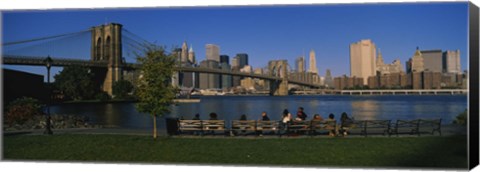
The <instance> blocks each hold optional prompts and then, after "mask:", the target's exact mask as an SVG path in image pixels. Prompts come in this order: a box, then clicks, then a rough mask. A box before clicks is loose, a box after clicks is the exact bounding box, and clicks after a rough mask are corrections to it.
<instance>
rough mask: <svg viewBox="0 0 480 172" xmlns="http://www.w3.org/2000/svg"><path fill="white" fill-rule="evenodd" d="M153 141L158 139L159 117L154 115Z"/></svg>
mask: <svg viewBox="0 0 480 172" xmlns="http://www.w3.org/2000/svg"><path fill="white" fill-rule="evenodd" d="M153 139H155V140H156V139H157V115H153Z"/></svg>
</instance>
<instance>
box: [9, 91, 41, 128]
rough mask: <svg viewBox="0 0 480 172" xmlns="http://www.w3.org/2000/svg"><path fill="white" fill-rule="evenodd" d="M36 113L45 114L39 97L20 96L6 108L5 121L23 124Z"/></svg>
mask: <svg viewBox="0 0 480 172" xmlns="http://www.w3.org/2000/svg"><path fill="white" fill-rule="evenodd" d="M36 115H43V112H42V105H41V104H40V102H39V101H38V100H37V99H34V98H30V97H23V98H18V99H16V100H14V101H12V102H11V103H10V104H9V105H8V106H7V108H6V113H5V122H7V123H8V124H10V125H12V124H23V123H25V121H27V120H29V119H31V118H33V117H34V116H36Z"/></svg>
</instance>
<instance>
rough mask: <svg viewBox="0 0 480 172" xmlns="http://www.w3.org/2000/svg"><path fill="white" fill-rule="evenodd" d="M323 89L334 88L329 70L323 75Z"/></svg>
mask: <svg viewBox="0 0 480 172" xmlns="http://www.w3.org/2000/svg"><path fill="white" fill-rule="evenodd" d="M325 87H327V88H333V87H334V85H333V78H332V73H331V72H330V69H327V72H326V73H325Z"/></svg>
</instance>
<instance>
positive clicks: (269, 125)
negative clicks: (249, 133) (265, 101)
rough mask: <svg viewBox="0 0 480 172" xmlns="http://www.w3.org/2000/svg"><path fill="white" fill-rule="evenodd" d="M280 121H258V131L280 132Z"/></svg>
mask: <svg viewBox="0 0 480 172" xmlns="http://www.w3.org/2000/svg"><path fill="white" fill-rule="evenodd" d="M278 129H279V123H278V121H257V130H272V131H273V130H278Z"/></svg>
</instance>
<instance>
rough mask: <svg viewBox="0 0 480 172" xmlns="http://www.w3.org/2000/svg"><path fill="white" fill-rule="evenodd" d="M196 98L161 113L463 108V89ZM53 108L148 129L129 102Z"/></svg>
mask: <svg viewBox="0 0 480 172" xmlns="http://www.w3.org/2000/svg"><path fill="white" fill-rule="evenodd" d="M200 99H201V101H200V103H181V104H178V105H176V106H173V105H172V108H171V113H170V114H167V115H165V116H164V117H177V118H181V117H183V118H184V119H191V118H193V116H194V115H195V114H196V113H199V114H200V118H201V119H208V114H209V113H210V112H215V113H217V114H218V118H219V119H224V120H226V121H230V120H234V119H239V118H240V115H242V114H246V115H247V119H259V118H260V114H261V112H262V111H266V112H267V113H268V116H269V117H270V119H271V120H279V119H280V117H281V113H282V111H283V110H284V109H288V110H289V111H290V112H291V113H292V114H293V115H295V114H296V111H297V108H298V107H303V108H304V109H305V110H304V111H305V112H306V113H307V115H308V119H311V118H312V117H313V115H314V114H317V113H318V114H320V115H322V117H323V118H326V117H327V116H328V114H330V113H333V114H335V118H336V119H337V120H339V117H340V114H341V113H342V112H346V113H347V114H348V115H349V116H353V117H354V118H355V119H357V120H363V119H390V120H392V121H395V120H397V119H417V118H442V123H443V124H448V123H452V121H453V120H454V119H455V117H456V116H457V115H458V114H459V113H461V112H463V111H464V110H465V109H466V108H467V96H466V95H378V96H350V95H321V96H283V97H273V96H211V97H209V96H204V97H200ZM51 112H52V113H56V114H73V115H83V116H87V117H88V118H89V120H90V123H93V124H99V125H104V126H107V127H119V128H127V129H150V128H152V126H153V121H152V117H151V116H149V115H148V114H144V113H139V112H137V111H136V109H135V105H134V103H89V104H88V103H86V104H62V105H55V106H53V107H51ZM158 125H159V129H161V130H164V129H165V119H164V118H159V119H158Z"/></svg>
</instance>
